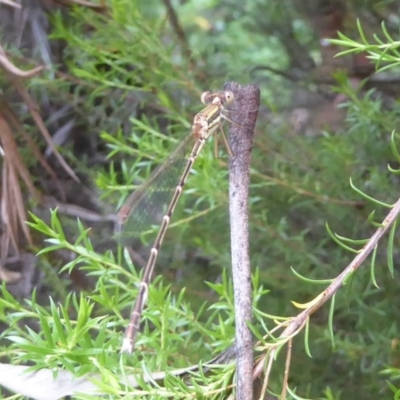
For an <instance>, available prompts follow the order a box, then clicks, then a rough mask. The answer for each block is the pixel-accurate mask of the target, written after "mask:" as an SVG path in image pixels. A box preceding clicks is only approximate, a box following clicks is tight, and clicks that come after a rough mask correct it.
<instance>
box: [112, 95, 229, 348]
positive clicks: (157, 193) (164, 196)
mask: <svg viewBox="0 0 400 400" xmlns="http://www.w3.org/2000/svg"><path fill="white" fill-rule="evenodd" d="M233 98H234V96H233V93H232V92H229V91H226V92H215V93H211V92H204V93H203V94H202V96H201V101H202V103H203V104H205V105H206V107H205V108H204V109H203V110H202V111H200V112H199V113H198V114H196V115H195V117H194V120H193V125H192V130H191V135H189V136H188V137H187V138H186V139H185V140H184V142H183V143H181V144H180V145H179V147H178V148H177V149H176V150H175V151H174V152H173V153H172V154H171V156H170V157H169V158H168V160H167V161H166V162H165V163H164V164H162V165H160V166H159V167H158V168H156V170H155V171H154V172H153V173H152V175H151V176H150V178H149V179H148V181H146V182H145V183H144V184H143V185H142V186H141V187H139V188H138V189H137V190H136V191H135V192H133V193H132V194H131V195H130V196H129V197H128V199H127V200H126V202H125V204H124V205H123V206H122V207H121V209H120V210H119V212H118V223H117V236H118V238H119V240H120V242H121V243H122V244H124V245H126V244H127V243H128V241H129V240H130V238H131V237H132V236H133V235H132V232H131V231H130V228H129V227H132V228H133V229H139V228H138V227H140V229H143V225H144V224H143V221H144V220H145V219H146V212H145V210H146V209H147V210H150V212H154V210H155V208H156V207H159V208H160V209H163V208H164V207H166V211H165V212H164V216H163V218H162V222H161V224H160V228H159V230H158V234H157V237H156V239H155V241H154V244H153V247H152V248H151V250H150V256H149V258H148V261H147V264H146V267H145V269H144V271H143V278H142V282H141V283H140V287H139V293H138V296H137V299H136V303H135V305H134V307H133V309H132V312H131V317H130V322H129V324H128V326H127V328H126V331H125V335H124V340H123V344H122V351H123V352H127V353H132V351H133V347H134V343H135V337H136V335H137V332H138V331H139V326H140V319H141V314H142V311H143V309H144V307H145V304H146V301H147V295H148V290H149V283H150V281H151V277H152V275H153V270H154V266H155V263H156V260H157V256H158V252H159V250H160V247H161V243H162V241H163V239H164V236H165V233H166V231H167V228H168V225H169V222H170V220H171V216H172V213H173V212H174V209H175V206H176V204H177V202H178V200H179V197H180V195H181V194H182V190H183V187H184V185H185V182H186V179H187V177H188V175H189V172H190V169H191V168H192V166H193V164H194V162H195V161H196V158H197V156H198V155H199V153H200V151H201V149H202V148H203V146H204V144H205V143H206V141H207V139H208V138H209V137H210V136H211V135H212V134H213V133H214V132H215V131H216V130H217V129H218V128H219V127H220V124H221V119H222V118H226V117H225V116H224V114H223V112H224V111H225V110H226V107H227V106H228V105H229V104H231V103H232V102H233ZM193 140H194V143H193V147H192V150H191V152H190V155H189V156H188V157H186V158H185V157H184V154H186V153H185V150H186V149H187V148H188V146H187V145H188V142H190V141H193ZM185 160H186V162H185Z"/></svg>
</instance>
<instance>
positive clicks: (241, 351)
mask: <svg viewBox="0 0 400 400" xmlns="http://www.w3.org/2000/svg"><path fill="white" fill-rule="evenodd" d="M224 90H230V91H231V92H233V94H234V96H235V101H234V105H233V106H232V107H231V108H232V112H230V113H229V114H228V116H227V118H229V119H230V120H231V121H232V123H231V124H230V129H229V140H228V142H229V146H230V149H231V150H232V154H233V156H232V157H231V158H230V161H229V214H230V228H231V255H232V276H233V288H234V297H235V321H236V338H235V339H236V340H235V342H236V361H237V377H236V398H237V399H238V400H251V399H252V398H253V378H252V377H253V341H252V335H251V331H250V329H249V327H248V324H249V322H251V320H252V290H251V269H250V255H249V210H248V198H249V181H250V177H249V174H250V161H251V148H252V145H253V133H254V127H255V124H256V119H257V113H258V107H259V104H260V89H259V88H258V87H257V86H256V85H246V86H241V85H239V84H237V83H235V82H229V83H227V84H225V86H224Z"/></svg>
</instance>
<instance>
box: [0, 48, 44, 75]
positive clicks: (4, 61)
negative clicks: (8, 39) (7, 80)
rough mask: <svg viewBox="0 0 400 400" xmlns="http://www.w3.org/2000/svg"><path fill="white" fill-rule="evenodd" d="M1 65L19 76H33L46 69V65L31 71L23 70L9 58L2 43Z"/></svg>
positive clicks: (0, 49) (0, 51)
mask: <svg viewBox="0 0 400 400" xmlns="http://www.w3.org/2000/svg"><path fill="white" fill-rule="evenodd" d="M0 65H1V66H2V67H3V68H4V69H5V70H6V71H7V72H9V73H10V74H12V75H15V76H19V77H21V78H32V77H33V76H35V75H37V74H38V73H39V72H40V71H42V70H43V69H44V66H43V65H41V66H39V67H36V68H33V69H31V70H29V71H23V70H22V69H19V68H18V67H16V66H15V65H14V64H13V63H12V62H11V61H10V60H9V59H8V58H7V54H6V52H5V51H4V49H3V48H2V47H1V45H0Z"/></svg>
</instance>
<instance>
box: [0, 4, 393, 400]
mask: <svg viewBox="0 0 400 400" xmlns="http://www.w3.org/2000/svg"><path fill="white" fill-rule="evenodd" d="M18 5H19V7H17V6H18ZM357 20H359V22H360V24H361V26H362V27H363V30H364V33H365V36H366V38H367V40H371V41H372V40H373V39H374V35H378V36H379V37H380V38H382V40H384V41H385V39H384V36H383V34H382V30H381V24H382V22H384V23H385V26H386V29H387V31H388V32H389V33H390V34H391V35H392V36H393V37H395V38H396V37H398V33H399V23H400V12H399V9H398V3H397V2H396V1H389V0H386V1H376V0H374V1H368V0H363V1H361V0H347V1H346V0H310V1H306V2H305V1H301V0H282V1H268V0H263V1H259V0H254V1H249V2H241V1H237V0H236V1H235V0H222V1H215V0H210V1H199V0H197V1H196V0H186V1H170V0H163V1H155V0H147V1H142V0H133V1H132V0H129V1H126V0H110V1H107V0H104V1H100V0H99V1H94V0H93V1H92V2H80V1H77V0H76V1H73V0H64V1H61V0H59V1H57V0H41V1H40V0H36V1H28V0H26V1H20V2H15V3H14V2H11V1H10V2H9V0H7V1H5V0H2V1H1V0H0V24H1V28H2V29H1V36H0V44H1V46H2V49H0V50H1V57H2V60H3V61H2V73H1V74H0V83H1V91H0V122H1V126H0V139H1V146H2V148H3V151H4V153H5V154H6V155H5V156H4V157H2V158H1V162H2V164H1V165H2V176H1V217H2V247H1V265H0V267H2V272H1V278H2V280H3V281H5V282H7V283H8V284H7V287H8V289H9V290H10V291H11V292H12V293H13V294H14V295H15V296H16V297H17V298H25V297H30V294H31V292H32V290H33V288H36V289H37V292H38V301H40V302H41V304H42V305H46V304H48V296H49V295H51V296H52V297H53V298H54V299H56V300H57V301H62V299H63V298H65V296H66V294H67V293H69V292H79V291H85V292H88V293H90V292H91V291H92V290H94V288H95V287H96V280H95V279H94V278H93V277H91V276H88V275H87V273H86V271H85V270H84V269H82V268H81V269H80V268H79V265H77V266H76V267H75V268H74V269H73V270H72V271H65V270H64V271H63V272H62V273H61V274H60V275H58V272H59V271H60V269H61V268H62V267H63V266H64V265H65V264H67V263H68V262H70V261H71V260H72V259H73V258H74V255H73V252H71V251H70V250H63V251H61V250H60V251H58V252H54V253H49V254H45V255H43V256H39V257H34V254H36V252H37V251H38V250H40V249H41V248H42V247H43V239H44V237H43V236H42V235H40V234H39V233H38V232H36V231H34V230H32V231H28V230H27V229H26V228H24V226H25V225H24V223H23V221H25V220H28V219H29V217H28V216H27V211H28V210H29V211H32V212H34V213H35V214H36V215H38V216H40V217H41V218H43V219H44V220H45V221H49V212H48V210H49V208H50V207H51V208H55V207H56V206H58V207H59V212H58V213H59V216H60V220H61V223H62V225H63V228H64V231H65V232H66V235H67V236H68V237H70V240H71V242H73V241H74V240H75V239H76V238H77V236H78V235H79V232H78V230H77V227H76V218H77V217H79V218H80V219H81V221H82V223H83V224H84V226H85V227H86V228H89V227H91V231H90V238H91V241H92V243H93V246H94V247H95V249H96V251H97V252H99V253H104V252H105V251H106V250H109V249H111V250H115V249H116V244H115V243H114V241H113V238H112V235H113V216H115V210H116V209H117V207H118V206H120V205H121V203H122V201H123V200H124V198H126V195H127V194H128V193H130V192H131V191H132V190H133V189H134V187H136V185H138V184H140V183H141V182H143V181H144V180H145V179H146V177H148V175H149V173H150V172H151V170H152V169H153V168H154V167H155V166H157V165H159V164H160V163H161V162H162V160H163V159H165V157H166V156H167V154H168V153H169V152H170V151H171V150H172V149H173V148H174V147H175V146H176V145H177V143H179V140H181V139H183V138H184V137H185V135H187V134H188V132H189V129H190V125H191V121H192V118H193V115H194V114H195V113H196V112H198V111H199V110H200V109H201V103H200V101H199V96H200V94H201V92H202V91H204V90H220V89H221V88H222V87H223V84H224V82H226V81H230V80H233V81H237V82H239V83H241V84H246V83H250V82H252V83H256V84H258V85H259V87H260V89H261V96H262V105H261V108H260V110H259V114H258V124H257V128H256V132H255V143H254V148H253V162H252V169H251V187H250V196H251V198H250V229H251V236H250V241H251V263H252V268H253V270H254V271H255V270H256V269H259V273H260V281H261V283H262V285H263V286H264V288H266V289H268V290H270V293H268V295H266V296H264V297H263V298H262V299H261V300H260V303H259V304H258V307H259V308H260V309H261V310H263V311H265V312H268V313H269V314H273V315H283V316H291V315H295V314H296V313H297V310H296V308H295V307H294V306H293V305H292V303H291V301H296V302H299V303H306V302H308V301H310V300H311V299H312V298H313V297H314V296H315V295H316V294H318V292H319V291H320V289H321V288H320V287H318V286H312V285H309V284H306V283H304V282H302V283H301V282H299V280H298V278H297V277H295V276H294V275H293V273H292V272H291V269H290V268H291V267H293V268H294V269H295V270H296V271H297V272H299V273H300V274H301V275H303V276H306V277H308V278H310V279H331V278H334V277H336V276H337V275H338V274H339V273H340V272H341V271H342V270H343V268H344V267H345V266H346V265H347V264H348V262H349V261H350V260H351V259H352V257H353V255H352V254H351V253H349V252H346V251H345V250H343V249H342V248H340V247H339V246H338V245H337V244H335V243H334V242H333V241H332V239H331V238H330V237H329V235H328V234H327V232H326V223H328V224H329V226H330V228H331V229H332V231H334V232H336V233H338V234H340V235H343V236H346V237H349V238H354V239H365V238H368V237H369V236H370V235H371V234H372V233H373V232H374V227H372V226H371V225H370V224H369V223H368V222H367V218H368V215H369V214H370V213H371V211H372V210H373V209H374V208H375V206H374V205H373V204H369V203H368V202H367V201H366V200H364V199H362V198H360V196H359V195H358V194H357V193H355V192H354V191H353V190H352V189H351V188H350V185H349V178H351V179H352V180H353V182H354V184H355V185H356V186H357V187H358V188H359V189H361V190H362V191H364V192H366V193H368V194H369V195H370V196H372V197H375V198H378V199H380V200H382V201H384V202H387V203H393V202H394V201H395V200H396V199H397V197H398V190H397V189H396V187H397V186H398V184H399V181H398V178H397V177H396V176H394V175H392V174H390V173H389V172H388V170H387V164H388V163H389V164H393V156H392V153H391V149H390V134H391V131H392V130H393V129H396V128H397V126H398V125H399V124H398V123H399V119H400V113H399V108H398V107H399V104H398V95H399V92H400V78H398V76H399V73H398V72H399V69H398V68H396V67H395V68H392V69H390V70H387V71H382V72H378V73H376V64H374V63H373V62H371V61H370V60H369V58H368V54H367V53H366V52H358V53H352V54H348V55H346V56H342V57H335V55H336V54H337V53H338V52H340V51H341V50H343V48H340V47H338V46H335V45H332V44H330V43H329V41H328V40H329V39H332V38H336V37H337V32H338V31H340V32H342V33H344V34H345V35H346V36H348V37H350V38H352V39H354V40H359V39H360V34H359V32H358V30H357V26H356V22H357ZM396 35H397V36H396ZM4 60H7V61H8V62H9V63H11V64H12V65H13V66H14V67H15V68H17V67H18V68H20V70H12V68H11V67H10V66H9V65H8V66H7V63H6V61H4ZM39 66H44V67H45V68H43V69H42V70H41V71H36V70H34V68H36V67H39ZM22 70H23V71H25V72H26V71H31V72H32V73H31V74H29V73H27V74H26V75H29V76H23V74H22V72H23V71H22ZM46 136H47V139H46ZM50 137H51V142H52V143H53V144H54V146H55V148H54V147H52V146H51V145H50V144H49V143H50ZM220 147H222V146H220ZM110 153H112V154H111V155H110ZM213 153H214V150H213V146H212V145H210V144H209V145H208V146H206V148H205V149H204V152H203V154H202V155H201V156H200V157H199V160H198V162H196V165H195V168H194V171H193V173H192V174H191V176H190V178H189V180H188V183H187V188H186V190H185V191H184V194H183V196H182V199H181V200H180V202H179V206H178V208H177V210H176V214H175V216H174V218H173V225H172V226H171V227H170V229H169V231H168V233H167V237H166V239H165V241H164V244H163V248H162V251H161V253H160V258H159V261H158V262H157V272H158V273H159V274H162V275H163V276H164V278H165V280H166V282H169V283H170V284H171V285H172V291H173V292H175V293H176V292H177V291H178V290H180V289H181V288H182V287H186V288H187V289H186V298H187V300H188V301H190V302H191V304H192V306H193V308H194V309H195V310H196V308H198V307H199V306H200V305H201V304H202V303H203V302H204V300H207V301H209V302H210V303H213V302H215V301H217V300H218V297H217V295H216V294H215V293H213V292H211V291H210V288H209V287H208V286H207V285H206V284H205V283H204V281H209V282H219V281H220V280H221V274H222V271H223V270H224V269H226V270H228V271H229V268H230V244H229V221H228V183H227V155H226V154H225V153H224V152H223V149H222V148H221V149H220V155H219V158H217V159H216V158H215V157H214V154H213ZM393 166H394V167H398V166H397V165H395V164H393ZM68 168H70V170H69V169H68ZM384 215H385V210H379V209H378V210H376V216H375V219H376V220H379V218H381V217H383V216H384ZM394 243H395V245H396V244H397V243H398V239H397V238H395V241H394ZM135 250H137V252H138V254H139V256H141V257H142V258H145V257H146V254H147V251H148V250H147V248H146V247H145V246H142V245H141V244H140V242H138V243H137V246H136V247H135ZM398 259H399V252H398V250H397V248H396V247H395V248H394V260H395V267H397V261H398ZM386 265H387V261H386V246H385V244H382V245H381V247H380V249H379V251H378V255H377V262H376V279H377V283H378V285H379V287H376V286H374V285H373V284H372V282H371V277H370V270H369V268H368V266H367V265H365V267H364V268H361V269H360V270H359V271H358V273H357V274H356V276H354V278H353V280H352V282H351V284H350V285H348V286H346V287H345V288H344V289H343V290H342V291H341V292H340V294H339V296H337V298H336V307H335V315H334V327H333V328H334V335H335V345H334V346H332V342H331V340H330V338H329V335H328V328H327V320H328V308H326V309H324V310H320V311H318V313H317V314H316V315H314V317H313V319H312V321H311V323H312V325H311V330H310V349H311V353H312V358H309V357H308V356H306V354H305V353H304V348H303V341H302V340H303V339H302V338H297V339H296V341H295V345H294V346H293V361H292V364H291V371H290V380H289V383H290V386H291V387H297V393H298V394H300V395H301V396H303V397H306V398H329V399H356V398H360V399H361V398H362V399H376V398H388V399H389V398H393V394H391V391H390V389H389V386H388V384H387V382H386V380H387V379H388V378H389V375H388V373H391V374H392V375H391V376H392V377H393V379H394V378H396V377H398V371H397V368H398V367H399V363H400V361H399V360H400V351H399V350H400V348H399V331H400V327H399V323H398V320H399V311H398V308H399V307H398V304H399V303H398V302H399V301H400V291H399V290H398V282H397V271H396V268H395V275H394V279H393V277H392V276H391V275H390V273H389V271H388V269H387V266H386ZM228 274H229V272H228ZM133 298H134V294H132V299H133ZM132 299H131V300H132ZM127 304H128V303H127ZM128 311H129V307H128V306H126V307H125V310H124V316H127V315H128ZM5 321H6V319H5ZM300 336H302V335H300ZM232 338H233V336H232ZM187 351H188V352H190V349H187ZM188 356H189V355H188ZM207 357H208V355H207V354H199V355H198V359H206V358H207ZM383 370H386V374H382V371H383ZM282 376H283V370H282V369H280V368H277V370H276V372H275V377H274V382H273V383H272V387H273V389H275V390H276V391H279V384H280V383H281V382H282Z"/></svg>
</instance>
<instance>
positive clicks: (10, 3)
mask: <svg viewBox="0 0 400 400" xmlns="http://www.w3.org/2000/svg"><path fill="white" fill-rule="evenodd" d="M0 4H5V5H6V6H11V7H15V8H21V4H18V3H15V2H14V1H11V0H0Z"/></svg>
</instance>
